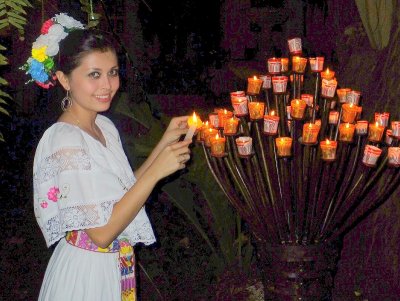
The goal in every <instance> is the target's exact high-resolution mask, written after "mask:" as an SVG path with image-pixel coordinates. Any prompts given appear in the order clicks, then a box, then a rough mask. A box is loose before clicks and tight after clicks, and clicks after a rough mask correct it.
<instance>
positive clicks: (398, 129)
mask: <svg viewBox="0 0 400 301" xmlns="http://www.w3.org/2000/svg"><path fill="white" fill-rule="evenodd" d="M391 126H392V135H393V137H396V138H400V121H392V122H391Z"/></svg>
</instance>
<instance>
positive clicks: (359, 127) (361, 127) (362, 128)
mask: <svg viewBox="0 0 400 301" xmlns="http://www.w3.org/2000/svg"><path fill="white" fill-rule="evenodd" d="M356 133H357V135H366V134H367V133H368V121H366V120H358V121H357V123H356Z"/></svg>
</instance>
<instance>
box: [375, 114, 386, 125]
mask: <svg viewBox="0 0 400 301" xmlns="http://www.w3.org/2000/svg"><path fill="white" fill-rule="evenodd" d="M374 116H375V122H378V123H379V125H383V126H385V127H386V126H388V124H389V117H390V113H388V112H384V113H377V112H375V114H374Z"/></svg>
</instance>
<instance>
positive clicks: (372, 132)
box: [368, 122, 385, 142]
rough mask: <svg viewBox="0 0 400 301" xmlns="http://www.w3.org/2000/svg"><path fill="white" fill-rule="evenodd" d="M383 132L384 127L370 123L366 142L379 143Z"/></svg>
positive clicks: (376, 123)
mask: <svg viewBox="0 0 400 301" xmlns="http://www.w3.org/2000/svg"><path fill="white" fill-rule="evenodd" d="M384 130H385V127H384V126H382V125H379V123H378V122H375V123H370V124H369V129H368V140H369V141H372V142H381V140H382V136H383V131H384Z"/></svg>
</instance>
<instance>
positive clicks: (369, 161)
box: [362, 144, 382, 167]
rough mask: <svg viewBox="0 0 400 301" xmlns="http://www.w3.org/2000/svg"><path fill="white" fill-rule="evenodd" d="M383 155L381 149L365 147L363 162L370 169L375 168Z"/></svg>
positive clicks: (371, 146)
mask: <svg viewBox="0 0 400 301" xmlns="http://www.w3.org/2000/svg"><path fill="white" fill-rule="evenodd" d="M381 153H382V150H381V149H380V148H379V147H376V146H373V145H369V144H368V145H366V146H365V149H364V156H363V159H362V162H363V163H364V164H365V165H367V166H369V167H374V166H375V165H376V163H377V162H378V158H379V156H380V155H381Z"/></svg>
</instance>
